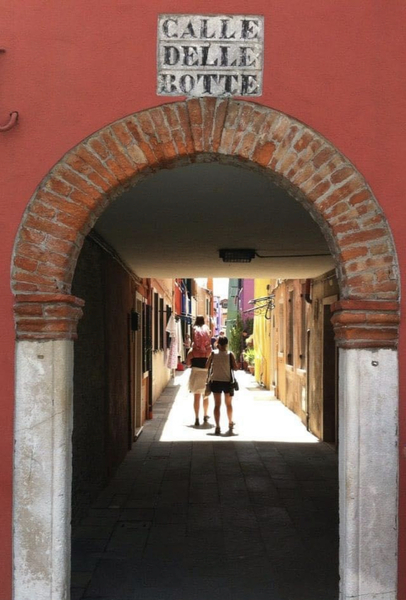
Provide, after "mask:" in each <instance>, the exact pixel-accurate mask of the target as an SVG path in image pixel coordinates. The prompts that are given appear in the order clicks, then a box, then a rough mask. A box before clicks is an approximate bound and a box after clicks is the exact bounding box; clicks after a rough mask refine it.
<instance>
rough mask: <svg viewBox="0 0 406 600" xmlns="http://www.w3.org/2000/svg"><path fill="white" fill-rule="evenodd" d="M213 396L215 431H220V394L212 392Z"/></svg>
mask: <svg viewBox="0 0 406 600" xmlns="http://www.w3.org/2000/svg"><path fill="white" fill-rule="evenodd" d="M213 396H214V420H215V422H216V432H217V430H218V431H220V406H221V394H213Z"/></svg>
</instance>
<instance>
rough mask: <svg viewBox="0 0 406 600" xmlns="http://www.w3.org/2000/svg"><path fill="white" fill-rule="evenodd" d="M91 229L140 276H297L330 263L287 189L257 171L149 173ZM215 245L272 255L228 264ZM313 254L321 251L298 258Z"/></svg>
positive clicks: (207, 167)
mask: <svg viewBox="0 0 406 600" xmlns="http://www.w3.org/2000/svg"><path fill="white" fill-rule="evenodd" d="M95 229H96V231H97V233H98V234H99V235H101V236H102V237H103V238H104V239H105V240H106V241H107V242H108V243H109V244H110V245H111V246H112V247H113V248H114V249H115V250H116V251H117V252H118V254H120V256H121V257H122V258H123V260H124V261H125V262H126V263H127V264H128V265H129V266H130V267H131V268H132V270H133V271H134V272H135V273H137V275H139V276H140V277H208V276H209V277H252V278H296V277H297V278H304V277H314V276H317V275H320V274H321V273H324V272H325V271H328V270H329V269H331V268H333V267H334V263H333V260H332V257H331V255H330V254H329V250H328V247H327V244H326V241H325V239H324V237H323V235H322V233H321V231H320V229H319V227H318V225H317V224H316V223H315V222H314V221H313V219H312V218H311V216H310V215H309V214H308V213H307V211H306V210H305V209H304V208H303V207H302V206H301V205H300V204H299V203H298V202H297V201H296V200H294V199H293V198H292V197H291V196H289V194H287V192H286V191H284V190H283V189H281V188H278V187H277V186H276V185H275V184H273V183H272V182H271V181H270V180H269V179H268V178H266V177H265V176H263V175H261V174H259V173H256V172H255V173H254V172H251V171H249V170H246V169H243V168H239V167H235V166H229V165H220V164H218V163H204V164H203V163H202V164H194V165H188V166H185V167H178V168H176V169H171V170H161V171H159V172H158V173H156V174H154V175H151V176H149V177H148V178H146V179H145V180H144V181H141V182H140V183H139V184H138V185H136V186H134V187H133V188H132V189H131V190H130V191H129V192H127V193H125V194H124V195H123V196H121V197H120V198H119V199H118V200H116V201H115V202H114V203H113V204H112V205H111V206H110V207H109V208H108V209H107V210H106V211H105V212H104V213H103V215H102V216H101V217H100V219H99V221H98V222H97V224H96V226H95ZM220 248H254V249H255V250H256V251H257V252H258V254H262V255H272V256H276V257H278V258H262V259H261V258H255V259H253V261H252V262H251V263H249V264H227V263H224V262H222V260H220V259H219V255H218V250H219V249H220ZM292 254H293V255H295V257H294V258H283V256H284V255H292ZM312 254H317V255H321V256H313V257H311V256H306V257H304V258H302V257H301V255H312Z"/></svg>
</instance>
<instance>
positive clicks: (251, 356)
mask: <svg viewBox="0 0 406 600" xmlns="http://www.w3.org/2000/svg"><path fill="white" fill-rule="evenodd" d="M244 360H246V361H247V364H248V371H249V372H250V373H251V375H253V374H254V371H255V350H254V348H252V347H248V348H246V349H245V350H244Z"/></svg>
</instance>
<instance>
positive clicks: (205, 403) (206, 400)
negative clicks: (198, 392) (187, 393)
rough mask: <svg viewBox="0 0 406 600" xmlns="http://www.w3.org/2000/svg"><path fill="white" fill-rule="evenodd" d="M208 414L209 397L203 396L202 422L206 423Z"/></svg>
mask: <svg viewBox="0 0 406 600" xmlns="http://www.w3.org/2000/svg"><path fill="white" fill-rule="evenodd" d="M208 412H209V397H208V396H204V397H203V416H204V419H203V420H204V422H205V423H207V421H208V420H209V416H208V414H207V413H208Z"/></svg>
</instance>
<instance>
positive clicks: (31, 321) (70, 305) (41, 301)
mask: <svg viewBox="0 0 406 600" xmlns="http://www.w3.org/2000/svg"><path fill="white" fill-rule="evenodd" d="M84 304H85V302H84V300H81V299H80V298H76V297H75V296H70V295H67V294H17V295H16V296H15V304H14V314H15V323H16V337H17V340H36V341H41V340H74V339H76V338H77V332H76V331H77V324H78V322H79V320H80V318H81V317H82V315H83V310H82V308H83V306H84Z"/></svg>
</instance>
